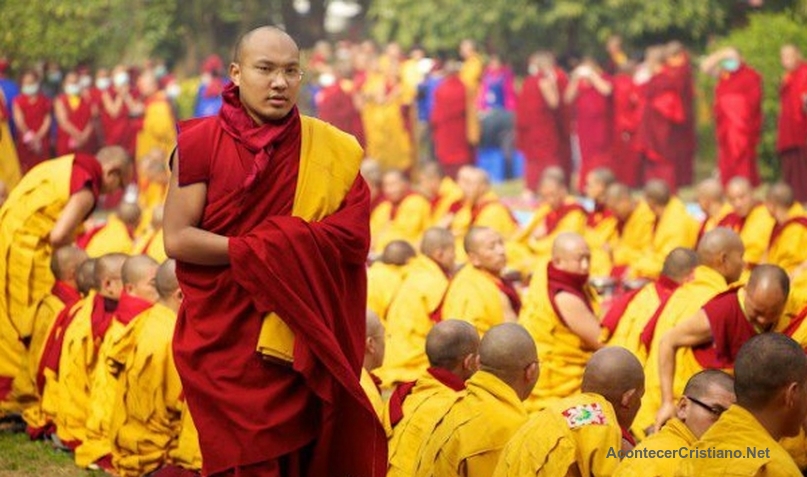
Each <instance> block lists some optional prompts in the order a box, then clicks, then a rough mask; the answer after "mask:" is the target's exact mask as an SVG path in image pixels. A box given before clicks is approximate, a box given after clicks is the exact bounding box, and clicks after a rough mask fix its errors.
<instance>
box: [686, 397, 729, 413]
mask: <svg viewBox="0 0 807 477" xmlns="http://www.w3.org/2000/svg"><path fill="white" fill-rule="evenodd" d="M685 397H686V398H687V399H689V400H690V401H692V402H693V403H694V404H695V405H697V406H699V407H701V408H703V409H705V410H707V411H709V413H710V414H712V415H713V416H715V417H720V415H721V414H723V413H724V412H726V408H724V407H723V406H719V405H717V404H715V405H712V406H710V405H708V404H706V403H705V402H703V401H698V400H697V399H695V398H692V397H689V396H685Z"/></svg>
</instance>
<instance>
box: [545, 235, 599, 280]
mask: <svg viewBox="0 0 807 477" xmlns="http://www.w3.org/2000/svg"><path fill="white" fill-rule="evenodd" d="M552 265H553V266H554V267H555V268H556V269H558V270H562V271H564V272H569V273H574V274H577V275H588V273H589V269H590V267H591V250H590V249H589V247H588V243H586V240H585V239H584V238H583V236H581V235H580V234H577V233H575V232H563V233H561V234H558V236H557V237H556V238H555V241H554V242H552Z"/></svg>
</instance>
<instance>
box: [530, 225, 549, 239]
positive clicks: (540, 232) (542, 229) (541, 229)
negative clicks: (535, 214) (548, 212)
mask: <svg viewBox="0 0 807 477" xmlns="http://www.w3.org/2000/svg"><path fill="white" fill-rule="evenodd" d="M546 235H547V230H546V224H541V225H539V226H537V227H535V228H534V229H533V231H532V234H531V237H532V238H534V239H535V240H540V239H542V238H544V237H546Z"/></svg>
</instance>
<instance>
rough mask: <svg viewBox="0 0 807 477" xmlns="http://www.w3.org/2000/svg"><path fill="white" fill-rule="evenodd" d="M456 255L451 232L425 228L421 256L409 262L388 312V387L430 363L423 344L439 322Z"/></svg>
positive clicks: (383, 373) (384, 376)
mask: <svg viewBox="0 0 807 477" xmlns="http://www.w3.org/2000/svg"><path fill="white" fill-rule="evenodd" d="M454 255H455V254H454V236H453V235H451V232H449V231H448V230H447V229H442V228H437V227H432V228H430V229H427V230H426V232H425V233H424V234H423V240H421V242H420V255H418V256H417V257H415V258H414V259H413V260H412V261H411V262H409V264H408V265H407V270H406V278H405V279H404V281H403V283H402V284H401V286H400V288H399V289H398V293H396V294H395V297H394V298H393V300H392V303H391V304H390V306H389V309H388V311H387V320H386V329H387V336H386V354H385V356H384V365H383V366H382V367H381V369H380V370H379V371H378V376H379V377H380V378H381V380H382V381H383V382H384V385H385V386H387V387H392V386H394V385H396V384H397V383H403V382H408V381H413V380H415V379H417V378H418V377H419V376H421V375H422V374H423V371H425V370H426V368H427V367H428V366H429V363H428V361H427V359H426V355H425V354H424V353H423V346H424V344H425V342H426V336H427V335H428V333H429V330H430V329H431V328H432V326H433V325H434V324H435V323H439V322H440V319H441V314H442V306H443V301H444V299H445V296H446V291H447V290H448V282H449V279H450V277H451V274H452V273H453V272H454Z"/></svg>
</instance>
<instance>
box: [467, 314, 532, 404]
mask: <svg viewBox="0 0 807 477" xmlns="http://www.w3.org/2000/svg"><path fill="white" fill-rule="evenodd" d="M537 363H538V352H537V350H536V348H535V341H534V340H533V339H532V336H530V334H529V333H528V332H527V330H526V329H524V327H523V326H521V325H519V324H516V323H504V324H501V325H497V326H494V327H493V328H491V329H489V330H488V331H487V333H485V336H483V337H482V341H481V342H480V343H479V369H481V370H482V371H486V372H488V373H491V374H493V375H495V376H497V377H498V378H499V379H501V380H502V381H504V382H505V383H507V384H508V385H510V387H512V388H513V389H514V390H515V391H516V393H517V394H518V395H519V397H520V398H521V399H522V400H524V399H527V397H529V395H530V393H531V392H532V388H533V387H534V386H535V383H536V382H537V380H538V372H537V371H538V369H537ZM528 368H530V369H533V368H534V369H533V372H534V376H529V378H525V370H526V369H528ZM533 377H534V379H535V381H533V382H529V381H530V380H531V378H533Z"/></svg>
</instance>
